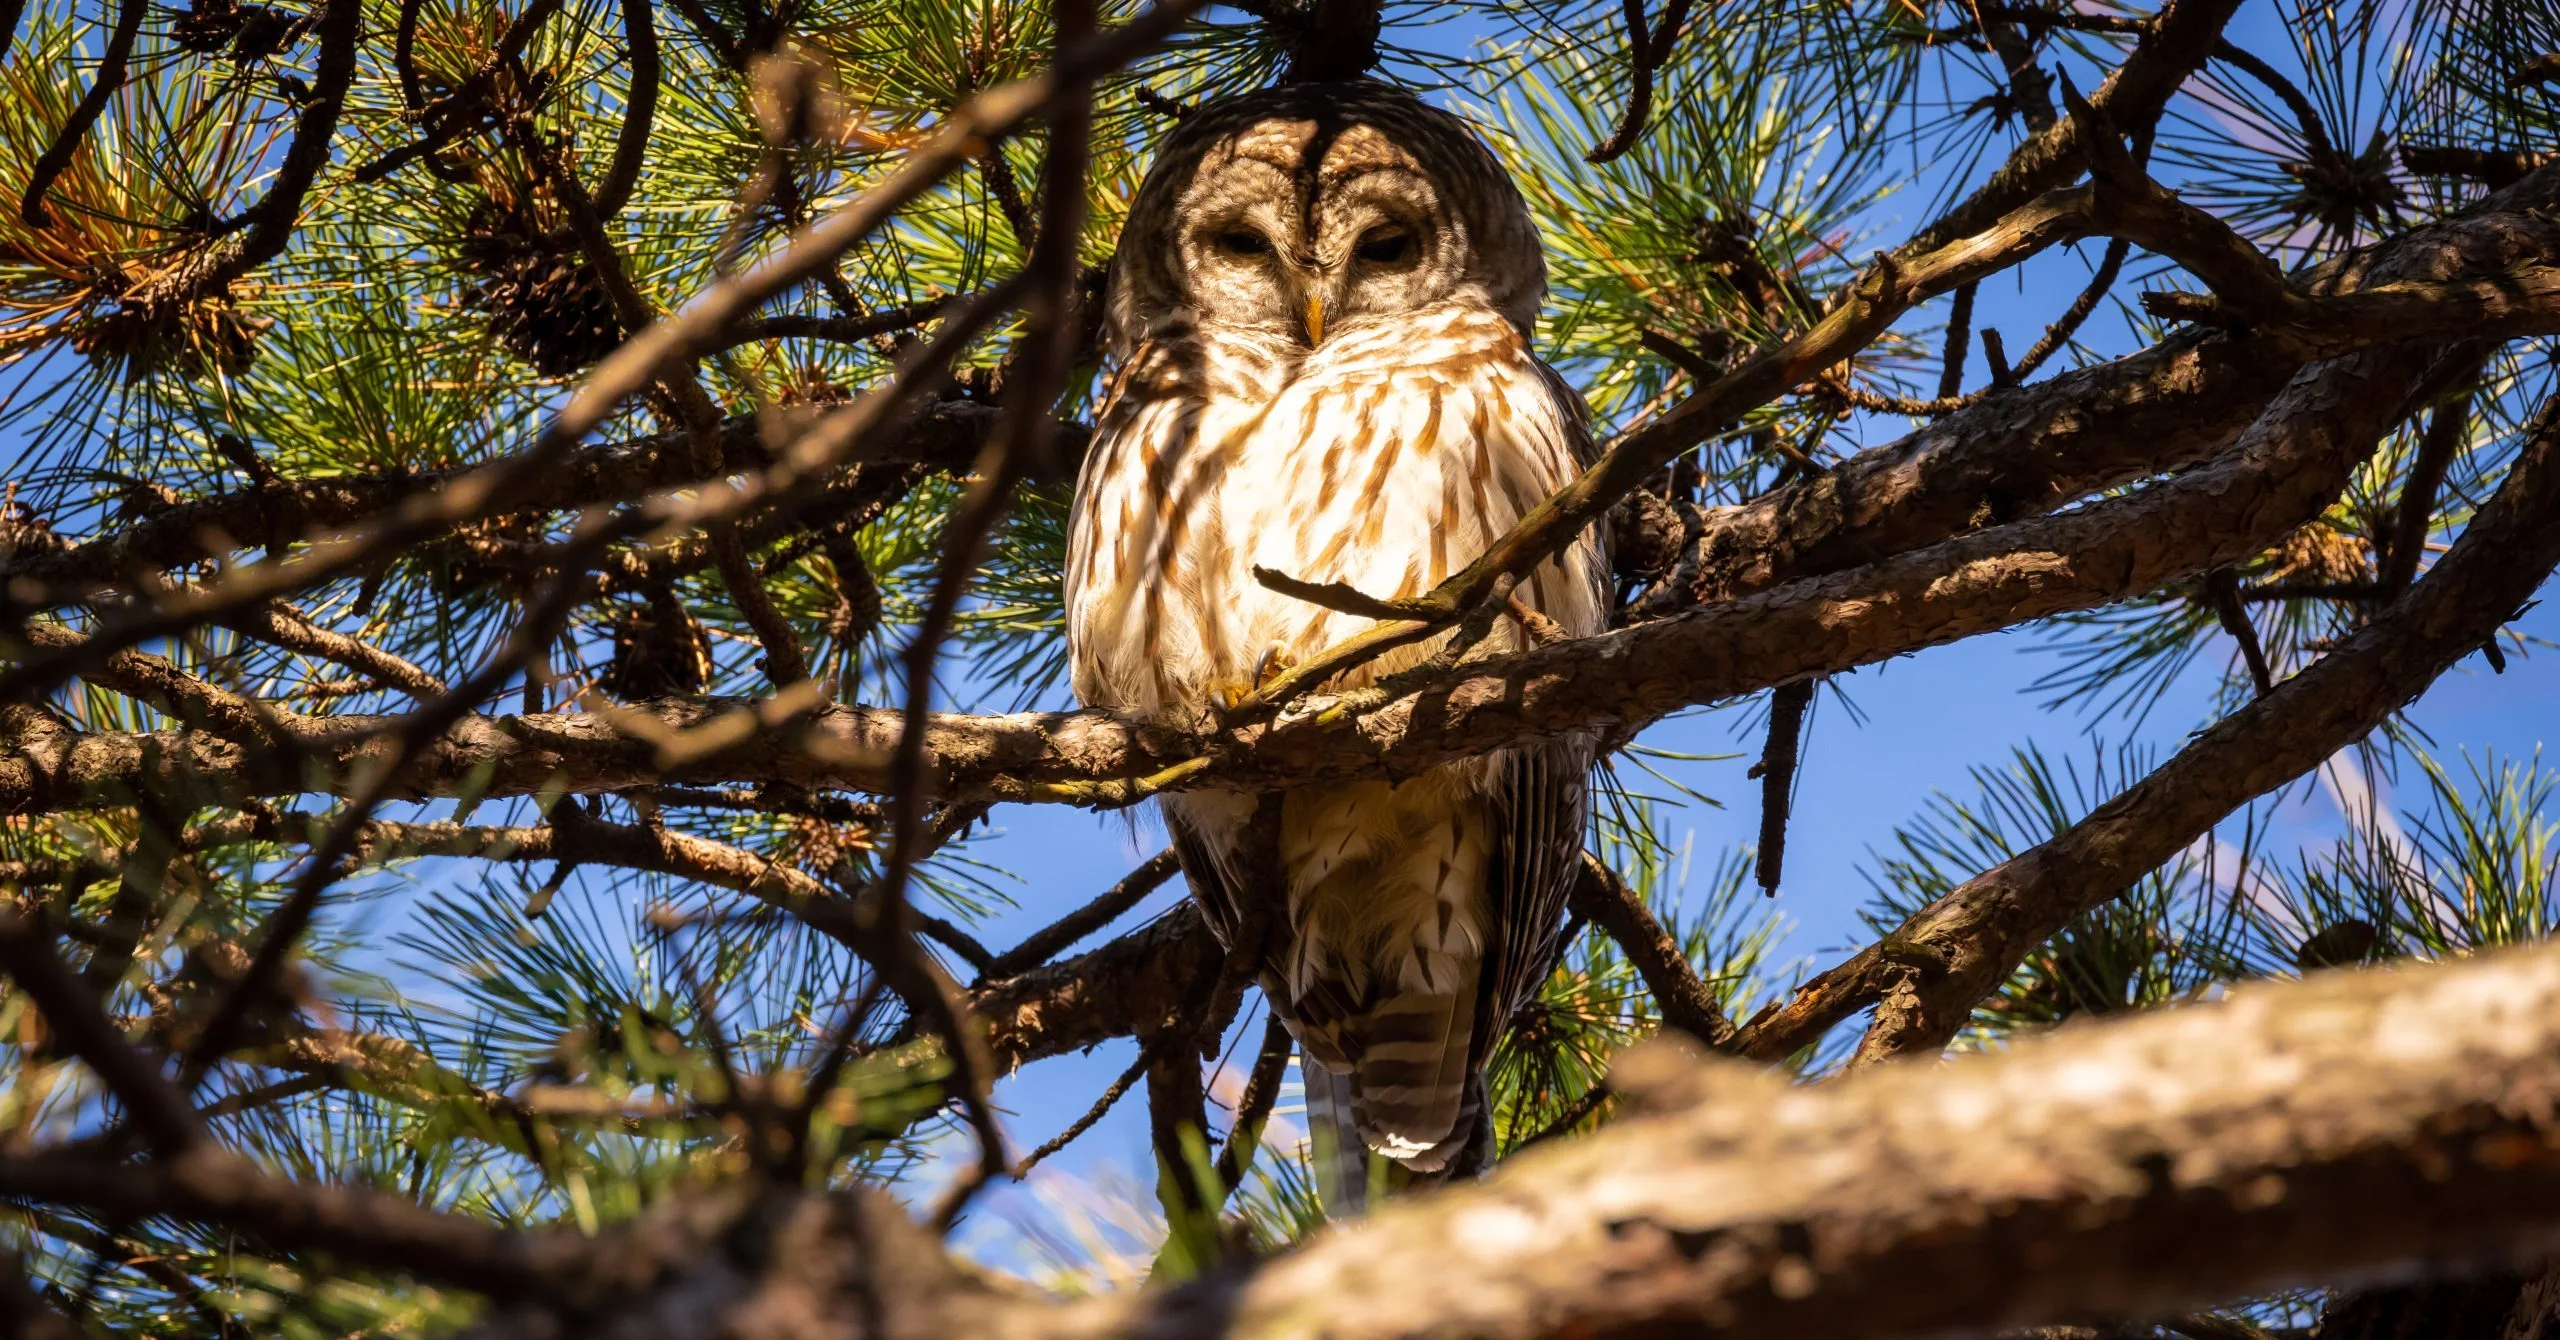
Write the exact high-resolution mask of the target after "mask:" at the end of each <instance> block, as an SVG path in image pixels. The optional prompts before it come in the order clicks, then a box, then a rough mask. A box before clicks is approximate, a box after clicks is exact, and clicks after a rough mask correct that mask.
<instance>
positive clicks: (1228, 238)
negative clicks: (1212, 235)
mask: <svg viewBox="0 0 2560 1340" xmlns="http://www.w3.org/2000/svg"><path fill="white" fill-rule="evenodd" d="M1218 250H1220V251H1223V252H1225V253H1227V254H1228V255H1230V256H1261V255H1265V254H1267V253H1269V252H1270V250H1271V242H1270V240H1269V239H1267V238H1265V237H1264V236H1263V235H1262V234H1260V233H1257V232H1254V231H1252V230H1250V229H1246V228H1234V229H1230V230H1228V231H1226V232H1223V233H1220V234H1218Z"/></svg>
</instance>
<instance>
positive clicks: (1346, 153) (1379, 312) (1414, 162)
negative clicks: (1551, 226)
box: [1110, 82, 1547, 352]
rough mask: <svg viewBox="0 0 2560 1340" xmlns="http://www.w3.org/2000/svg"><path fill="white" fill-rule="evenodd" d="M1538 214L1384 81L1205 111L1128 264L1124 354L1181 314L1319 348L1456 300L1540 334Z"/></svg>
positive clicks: (1174, 156)
mask: <svg viewBox="0 0 2560 1340" xmlns="http://www.w3.org/2000/svg"><path fill="white" fill-rule="evenodd" d="M1546 286H1547V274H1546V261H1545V258H1544V257H1543V256H1542V255H1541V254H1540V252H1539V247H1538V232H1537V227H1536V225H1535V224H1533V223H1532V222H1531V221H1530V218H1529V210H1528V206H1527V205H1526V204H1524V203H1523V202H1522V201H1521V199H1520V191H1519V189H1518V188H1517V187H1515V186H1513V185H1512V184H1511V179H1510V177H1509V176H1508V175H1507V174H1505V173H1504V171H1503V169H1502V165H1501V163H1500V162H1499V161H1498V160H1496V159H1495V158H1494V156H1493V154H1492V152H1491V151H1490V150H1488V149H1487V148H1485V146H1484V143H1483V142H1482V141H1481V140H1479V139H1477V138H1476V136H1475V133H1474V132H1473V131H1471V130H1470V129H1468V127H1467V125H1466V123H1465V122H1463V121H1461V120H1459V119H1458V118H1457V117H1454V116H1451V115H1449V114H1448V113H1446V112H1443V111H1439V110H1437V109H1435V108H1431V107H1426V106H1424V105H1423V104H1422V103H1420V102H1418V101H1416V100H1414V98H1412V97H1411V96H1410V95H1408V94H1405V93H1403V92H1401V91H1398V90H1396V89H1393V88H1389V87H1388V86H1386V85H1384V84H1376V83H1368V82H1361V83H1352V84H1299V85H1292V86H1287V87H1282V88H1274V89H1266V90H1264V91H1262V92H1258V93H1250V94H1246V95H1245V96H1243V97H1239V98H1233V99H1230V100H1228V101H1225V102H1220V103H1214V104H1211V105H1209V106H1205V107H1201V108H1199V109H1197V110H1195V111H1193V112H1192V113H1191V114H1190V115H1188V116H1186V117H1184V118H1183V120H1182V124H1181V126H1180V127H1179V128H1177V129H1176V130H1175V131H1174V132H1173V134H1172V135H1170V136H1168V137H1167V139H1166V141H1165V143H1164V146H1163V148H1162V149H1161V151H1160V152H1159V153H1158V156H1157V158H1156V161H1155V165H1154V167H1153V168H1152V169H1150V170H1149V172H1148V173H1147V179H1146V182H1145V184H1144V185H1142V186H1140V187H1139V188H1138V198H1137V200H1136V201H1135V202H1134V204H1133V205H1132V206H1131V209H1130V212H1129V221H1128V224H1127V226H1126V227H1124V228H1123V229H1122V230H1121V234H1120V249H1119V254H1118V257H1117V259H1115V260H1114V261H1113V263H1112V276H1111V300H1110V315H1111V328H1112V337H1113V344H1114V345H1115V347H1118V348H1119V349H1121V350H1123V351H1124V352H1125V351H1126V349H1127V348H1128V347H1129V345H1130V344H1131V343H1132V342H1134V341H1135V340H1137V339H1138V338H1140V337H1141V336H1143V335H1144V334H1145V333H1146V332H1147V331H1148V330H1149V329H1150V328H1152V327H1154V326H1155V325H1156V324H1157V323H1159V322H1161V321H1164V320H1166V319H1167V318H1187V319H1189V320H1191V321H1194V322H1197V323H1199V324H1201V325H1204V326H1209V327H1217V328H1226V329H1237V330H1245V331H1251V332H1254V333H1257V334H1262V335H1266V336H1270V337H1274V338H1278V339H1286V340H1296V341H1299V342H1302V343H1304V344H1305V345H1307V346H1309V347H1313V346H1314V345H1316V344H1319V343H1322V342H1323V341H1324V340H1325V339H1326V338H1327V337H1328V336H1331V335H1334V334H1338V333H1339V332H1341V331H1343V330H1346V329H1350V328H1352V327H1354V326H1356V325H1360V324H1364V323H1367V322H1372V321H1378V320H1385V319H1392V318H1395V317H1398V316H1402V315H1404V314H1407V313H1410V312H1412V311H1414V310H1416V309H1418V308H1422V307H1426V306H1430V305H1432V304H1435V303H1440V302H1445V301H1449V300H1452V299H1459V300H1472V301H1475V302H1478V303H1481V304H1483V305H1484V306H1486V307H1489V308H1491V309H1493V310H1495V311H1498V312H1500V313H1502V314H1503V315H1504V316H1506V317H1509V318H1510V319H1511V321H1512V323H1513V324H1514V325H1516V326H1518V327H1519V328H1520V330H1521V332H1522V333H1523V334H1524V335H1525V334H1527V332H1528V330H1529V328H1530V326H1531V324H1532V323H1533V322H1534V321H1535V320H1536V319H1537V314H1538V304H1539V302H1540V300H1541V299H1542V298H1544V297H1545V295H1546Z"/></svg>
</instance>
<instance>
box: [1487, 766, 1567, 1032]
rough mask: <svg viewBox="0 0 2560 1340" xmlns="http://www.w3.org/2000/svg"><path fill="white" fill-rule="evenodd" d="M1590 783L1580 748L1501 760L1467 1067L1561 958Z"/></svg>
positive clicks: (1496, 788)
mask: <svg viewBox="0 0 2560 1340" xmlns="http://www.w3.org/2000/svg"><path fill="white" fill-rule="evenodd" d="M1590 786H1591V746H1590V744H1589V742H1588V741H1581V740H1561V741H1557V742H1554V743H1551V744H1545V745H1539V746H1535V747H1531V748H1525V749H1518V750H1514V751H1512V752H1511V753H1510V754H1508V755H1507V756H1505V758H1504V759H1503V765H1502V772H1501V775H1500V778H1499V780H1498V782H1497V783H1496V786H1495V789H1494V793H1493V809H1494V821H1493V859H1492V862H1491V868H1490V869H1489V871H1488V872H1487V875H1488V878H1487V880H1486V890H1485V891H1486V894H1487V896H1488V901H1489V902H1490V903H1491V904H1492V913H1493V917H1492V929H1493V932H1494V933H1493V935H1492V936H1490V937H1489V938H1488V941H1487V943H1486V945H1485V958H1484V968H1483V976H1482V977H1481V978H1480V979H1479V982H1480V986H1479V989H1480V990H1481V991H1482V992H1483V1003H1482V1004H1481V1005H1480V1006H1479V1007H1478V1008H1477V1010H1476V1019H1475V1037H1474V1039H1473V1045H1472V1046H1471V1047H1470V1048H1469V1051H1470V1053H1471V1055H1472V1063H1473V1065H1475V1066H1481V1065H1483V1064H1484V1062H1485V1059H1486V1057H1487V1056H1488V1055H1490V1054H1491V1052H1492V1050H1493V1044H1494V1041H1495V1040H1496V1039H1497V1038H1499V1037H1501V1036H1502V1033H1503V1031H1504V1030H1505V1029H1507V1028H1509V1027H1510V1025H1511V1019H1512V1016H1513V1015H1515V1014H1517V1013H1518V1012H1519V1010H1520V1007H1521V1006H1522V1005H1524V1004H1526V1003H1527V1002H1528V1000H1529V998H1530V997H1531V996H1533V995H1535V994H1536V993H1537V991H1538V988H1539V986H1540V985H1541V984H1543V983H1544V982H1545V981H1546V979H1547V975H1548V974H1549V973H1552V972H1554V971H1555V966H1556V961H1557V959H1558V958H1559V957H1561V956H1562V954H1563V952H1564V939H1563V936H1562V934H1561V932H1562V930H1563V927H1564V911H1565V900H1566V897H1567V895H1568V893H1569V892H1570V891H1571V889H1572V887H1573V879H1574V875H1575V873H1576V872H1577V871H1578V870H1579V869H1580V867H1581V863H1582V837H1583V829H1584V827H1585V825H1586V822H1587V820H1588V819H1589V818H1590V813H1591V791H1590Z"/></svg>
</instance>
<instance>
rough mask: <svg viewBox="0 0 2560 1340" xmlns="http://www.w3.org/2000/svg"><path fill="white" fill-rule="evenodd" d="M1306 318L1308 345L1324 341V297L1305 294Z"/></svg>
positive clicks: (1311, 345)
mask: <svg viewBox="0 0 2560 1340" xmlns="http://www.w3.org/2000/svg"><path fill="white" fill-rule="evenodd" d="M1306 319H1307V344H1308V346H1309V347H1311V348H1312V347H1313V346H1315V345H1319V344H1322V343H1324V299H1322V298H1320V297H1317V296H1316V295H1315V294H1312V293H1310V294H1308V295H1307V310H1306Z"/></svg>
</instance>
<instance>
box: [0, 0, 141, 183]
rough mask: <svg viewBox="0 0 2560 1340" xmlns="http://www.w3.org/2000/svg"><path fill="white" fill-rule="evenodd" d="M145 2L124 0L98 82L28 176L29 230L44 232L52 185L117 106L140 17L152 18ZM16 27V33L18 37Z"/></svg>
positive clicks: (101, 55)
mask: <svg viewBox="0 0 2560 1340" xmlns="http://www.w3.org/2000/svg"><path fill="white" fill-rule="evenodd" d="M150 9H151V6H150V5H149V3H147V0H123V3H121V4H119V5H117V6H116V18H115V26H114V27H112V28H109V29H108V30H107V45H106V49H105V50H104V51H102V52H100V53H99V55H98V73H97V77H96V78H94V79H92V80H91V81H90V83H89V87H88V89H87V91H85V92H83V93H82V94H81V95H80V100H79V101H78V102H76V103H73V104H72V105H71V115H70V116H68V117H65V118H64V119H63V122H62V125H61V126H60V127H59V128H58V129H56V130H55V131H54V132H53V139H52V140H51V141H50V142H48V143H47V144H46V145H45V146H44V152H43V153H40V154H38V155H36V161H35V166H34V167H32V168H29V169H28V170H27V184H26V188H25V190H24V191H23V192H21V193H20V195H19V196H18V216H19V217H20V218H22V219H24V220H26V222H27V226H28V227H30V228H42V227H45V226H46V224H47V223H48V222H49V221H50V220H51V218H52V216H51V215H50V214H48V213H47V212H46V210H45V205H44V197H45V193H46V192H48V191H51V190H52V189H53V183H54V179H55V178H57V177H60V176H61V175H62V174H63V173H64V172H65V171H67V170H69V169H70V167H71V160H72V159H73V158H75V157H77V156H78V155H79V153H80V142H81V141H82V140H84V139H86V138H87V137H88V134H89V128H90V127H92V126H94V125H96V124H98V118H99V117H101V116H104V115H106V111H107V104H108V103H110V102H112V101H114V99H115V96H116V91H117V90H118V89H121V88H123V87H124V81H125V75H126V73H127V69H128V66H129V64H130V62H131V61H132V59H133V42H134V39H135V38H137V37H139V36H141V35H142V17H143V15H145V14H147V13H149V12H150ZM14 30H15V29H14V25H13V26H12V31H14Z"/></svg>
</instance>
